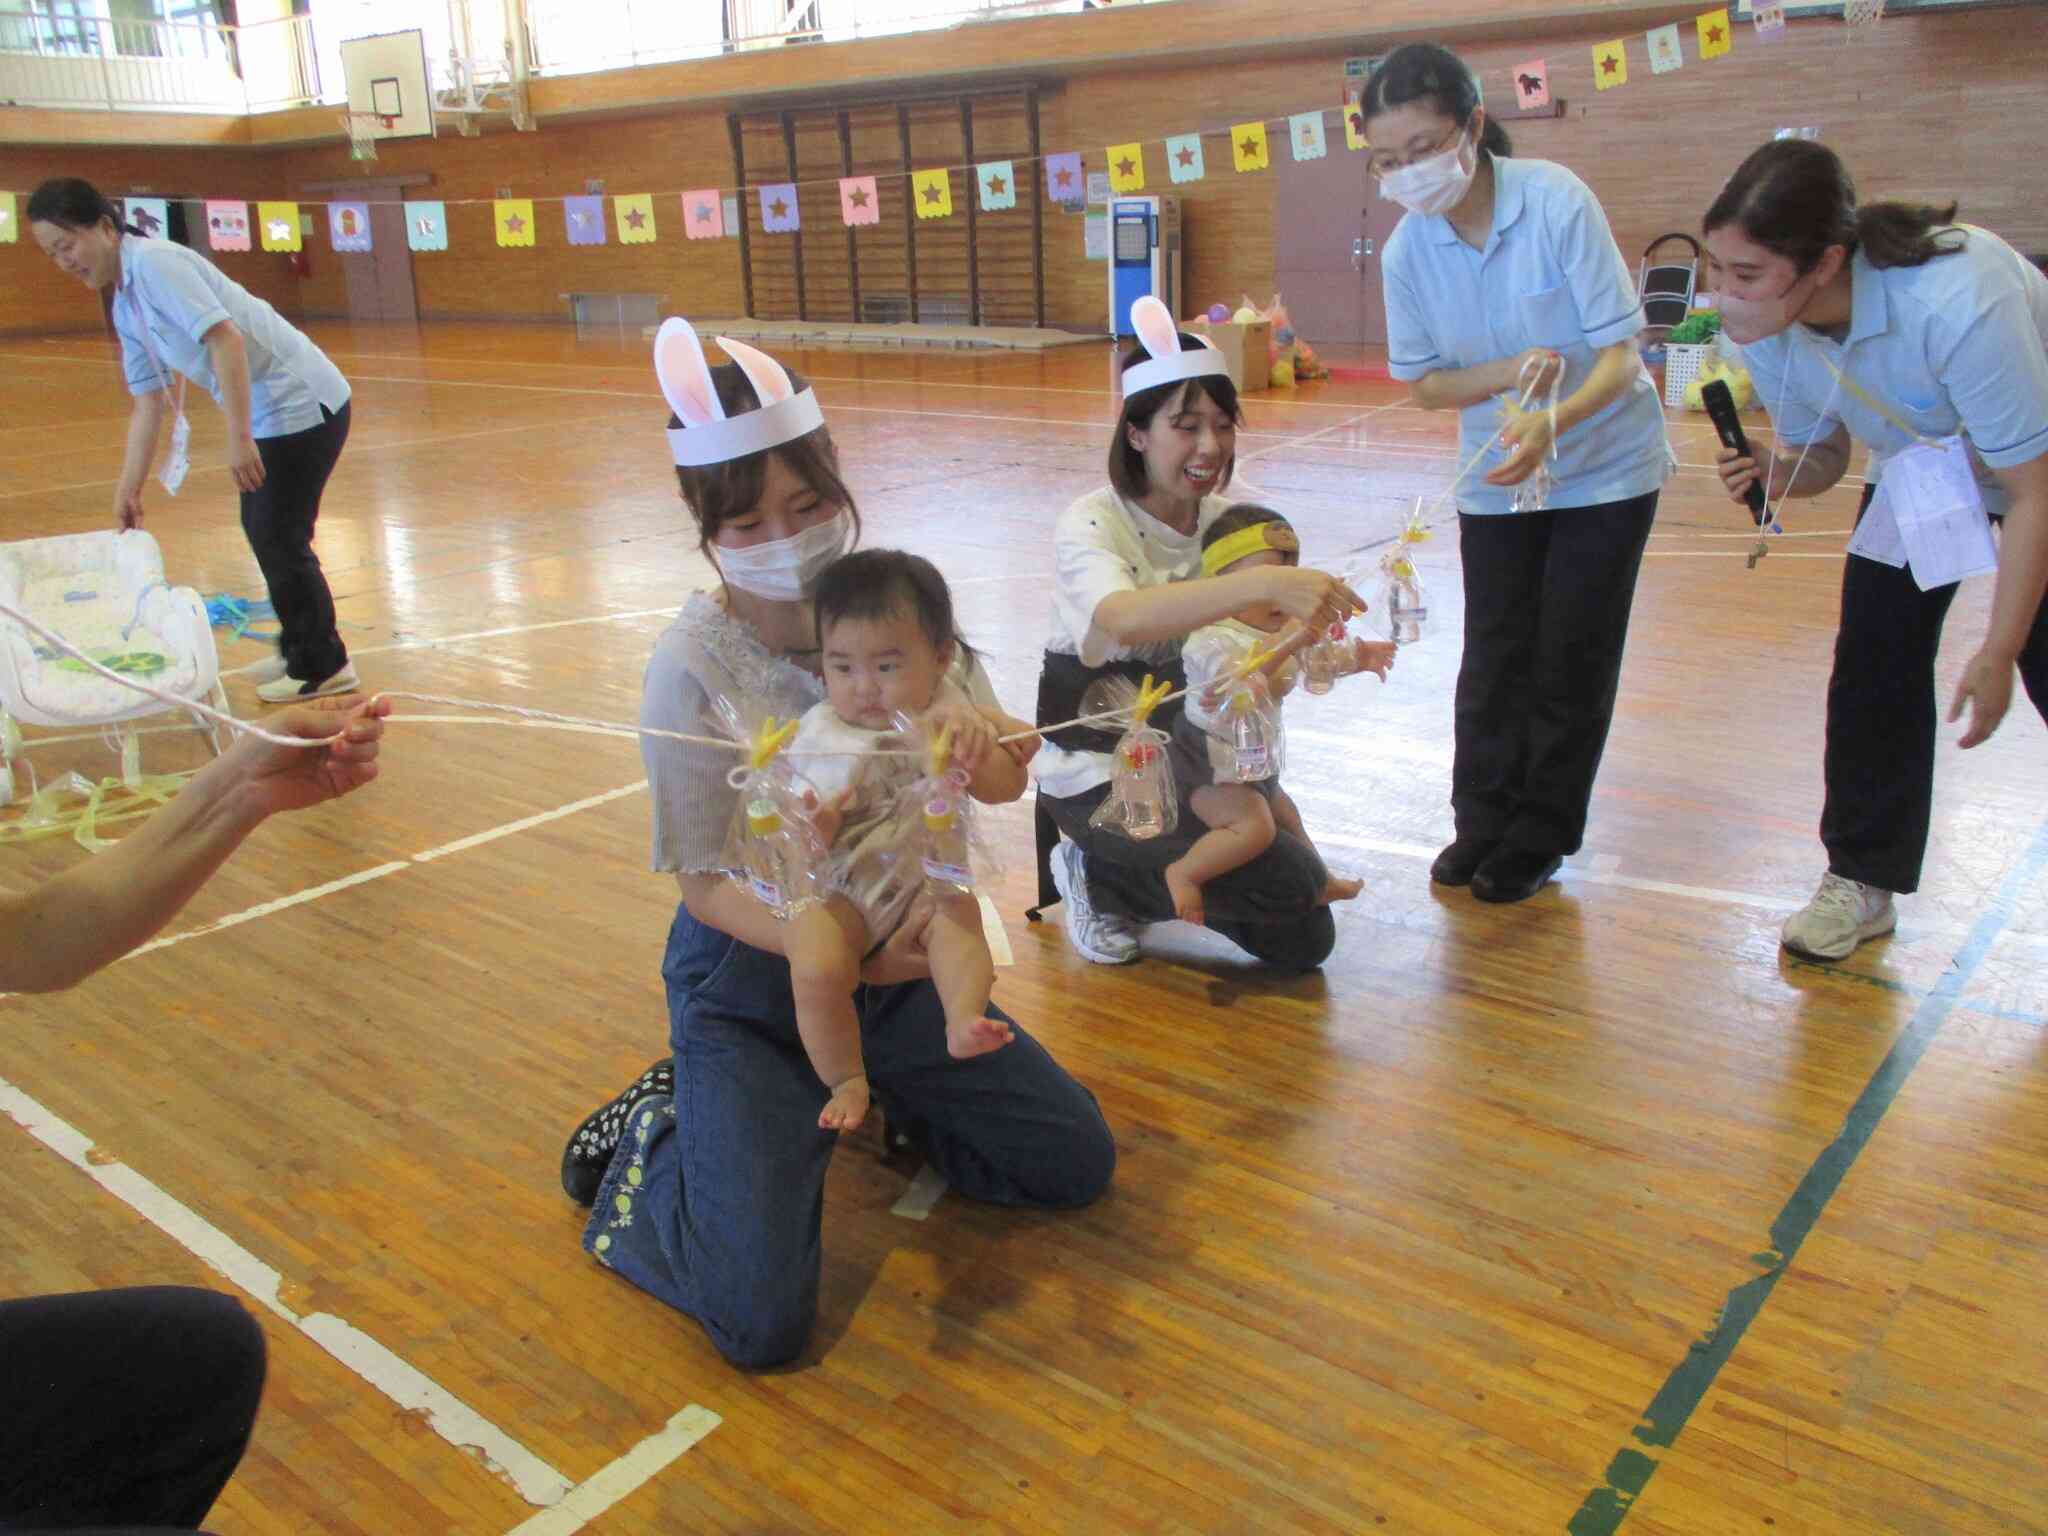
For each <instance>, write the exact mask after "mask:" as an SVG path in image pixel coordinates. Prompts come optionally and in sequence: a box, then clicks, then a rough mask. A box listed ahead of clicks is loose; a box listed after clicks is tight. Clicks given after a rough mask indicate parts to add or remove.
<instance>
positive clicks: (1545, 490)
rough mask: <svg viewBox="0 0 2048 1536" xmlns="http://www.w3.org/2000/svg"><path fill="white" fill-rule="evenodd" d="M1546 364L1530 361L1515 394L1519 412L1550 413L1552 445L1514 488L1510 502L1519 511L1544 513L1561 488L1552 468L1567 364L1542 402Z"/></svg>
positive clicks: (1534, 359)
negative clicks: (1541, 380)
mask: <svg viewBox="0 0 2048 1536" xmlns="http://www.w3.org/2000/svg"><path fill="white" fill-rule="evenodd" d="M1551 355H1554V354H1551ZM1542 363H1543V359H1542V358H1540V357H1532V358H1530V359H1528V360H1527V361H1526V362H1524V363H1523V364H1522V369H1521V372H1520V374H1519V375H1518V376H1517V377H1516V379H1515V393H1516V395H1517V396H1518V397H1519V398H1518V399H1517V401H1516V403H1515V408H1516V409H1517V410H1520V411H1527V410H1530V409H1532V408H1533V409H1536V410H1542V411H1548V412H1549V413H1550V446H1549V448H1548V449H1546V450H1545V451H1544V454H1543V457H1542V459H1541V460H1539V461H1538V462H1537V465H1536V467H1535V468H1534V469H1533V470H1531V471H1530V472H1529V475H1528V478H1526V479H1525V480H1523V481H1522V482H1521V484H1519V485H1517V486H1516V487H1515V488H1514V496H1513V498H1512V499H1511V500H1510V502H1509V503H1508V504H1509V506H1511V507H1512V508H1513V509H1514V510H1515V511H1517V512H1541V511H1542V510H1543V509H1544V508H1545V507H1547V506H1549V505H1550V493H1551V492H1552V491H1554V490H1556V489H1557V475H1556V473H1555V471H1553V470H1552V469H1551V467H1550V466H1551V465H1553V464H1555V463H1556V462H1557V397H1558V394H1559V392H1560V391H1561V390H1562V389H1563V387H1564V364H1563V362H1562V360H1560V361H1559V364H1558V368H1557V371H1556V372H1555V373H1554V374H1552V375H1551V379H1550V387H1549V389H1548V390H1547V391H1544V392H1541V394H1542V398H1540V399H1539V398H1538V396H1539V391H1538V389H1537V387H1536V381H1537V380H1538V379H1539V378H1541V377H1542V373H1543V367H1542ZM1502 414H1503V415H1505V414H1506V412H1502Z"/></svg>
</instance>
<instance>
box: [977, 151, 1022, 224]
mask: <svg viewBox="0 0 2048 1536" xmlns="http://www.w3.org/2000/svg"><path fill="white" fill-rule="evenodd" d="M974 184H975V186H976V187H977V188H979V189H980V196H981V211H982V212H983V213H1000V212H1002V211H1003V210H1004V209H1005V208H1014V207H1016V206H1017V168H1016V166H1014V165H1012V164H1011V163H1010V162H1009V161H1007V160H991V161H989V162H988V163H987V164H986V165H977V166H976V167H975V168H974Z"/></svg>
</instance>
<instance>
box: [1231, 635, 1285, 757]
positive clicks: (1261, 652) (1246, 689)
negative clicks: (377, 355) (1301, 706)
mask: <svg viewBox="0 0 2048 1536" xmlns="http://www.w3.org/2000/svg"><path fill="white" fill-rule="evenodd" d="M1272 659H1273V653H1272V651H1270V650H1268V649H1267V648H1266V647H1265V646H1263V645H1255V646H1253V647H1252V648H1251V651H1250V652H1249V653H1248V654H1247V655H1246V656H1245V658H1244V660H1243V661H1241V662H1239V663H1238V665H1237V671H1236V672H1235V674H1233V675H1232V676H1231V677H1230V678H1229V679H1227V680H1225V681H1224V682H1222V683H1221V684H1220V688H1228V689H1229V690H1230V693H1229V702H1228V703H1227V704H1225V706H1224V711H1223V713H1224V718H1225V719H1226V720H1227V721H1228V722H1229V725H1230V750H1231V778H1232V779H1233V780H1235V781H1236V782H1237V783H1239V784H1256V783H1259V782H1260V781H1261V780H1264V779H1271V778H1277V777H1279V774H1280V766H1281V758H1282V755H1283V751H1284V749H1283V745H1282V739H1281V735H1280V706H1279V702H1278V700H1276V699H1275V698H1274V697H1273V691H1272V689H1271V688H1270V687H1268V686H1267V683H1266V679H1265V675H1264V668H1265V666H1266V664H1267V663H1268V662H1270V661H1272Z"/></svg>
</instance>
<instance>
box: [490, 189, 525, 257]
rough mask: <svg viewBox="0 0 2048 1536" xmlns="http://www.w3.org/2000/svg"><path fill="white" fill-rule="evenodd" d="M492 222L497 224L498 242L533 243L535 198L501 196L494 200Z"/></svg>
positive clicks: (507, 243)
mask: <svg viewBox="0 0 2048 1536" xmlns="http://www.w3.org/2000/svg"><path fill="white" fill-rule="evenodd" d="M491 222H492V223H493V224H494V225H496V226H497V230H498V244H500V245H531V244H533V199H532V198H530V197H500V198H495V199H493V200H492V203H491Z"/></svg>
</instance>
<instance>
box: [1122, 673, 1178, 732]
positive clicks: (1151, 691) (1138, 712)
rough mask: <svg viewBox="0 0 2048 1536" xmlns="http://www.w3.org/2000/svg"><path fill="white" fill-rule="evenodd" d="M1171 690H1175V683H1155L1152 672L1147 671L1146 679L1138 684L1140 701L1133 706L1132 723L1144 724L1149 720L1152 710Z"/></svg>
mask: <svg viewBox="0 0 2048 1536" xmlns="http://www.w3.org/2000/svg"><path fill="white" fill-rule="evenodd" d="M1171 692H1173V685H1172V684H1171V683H1155V682H1154V681H1153V680H1152V674H1151V673H1150V672H1147V673H1146V674H1145V681H1144V682H1142V683H1140V684H1138V702H1137V703H1136V704H1134V705H1132V706H1131V724H1132V725H1143V724H1144V723H1145V722H1146V721H1147V720H1149V719H1151V718H1152V711H1153V710H1155V709H1157V708H1158V707H1159V705H1160V703H1161V702H1162V701H1163V700H1164V699H1165V698H1166V696H1167V695H1168V694H1169V693H1171Z"/></svg>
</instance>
